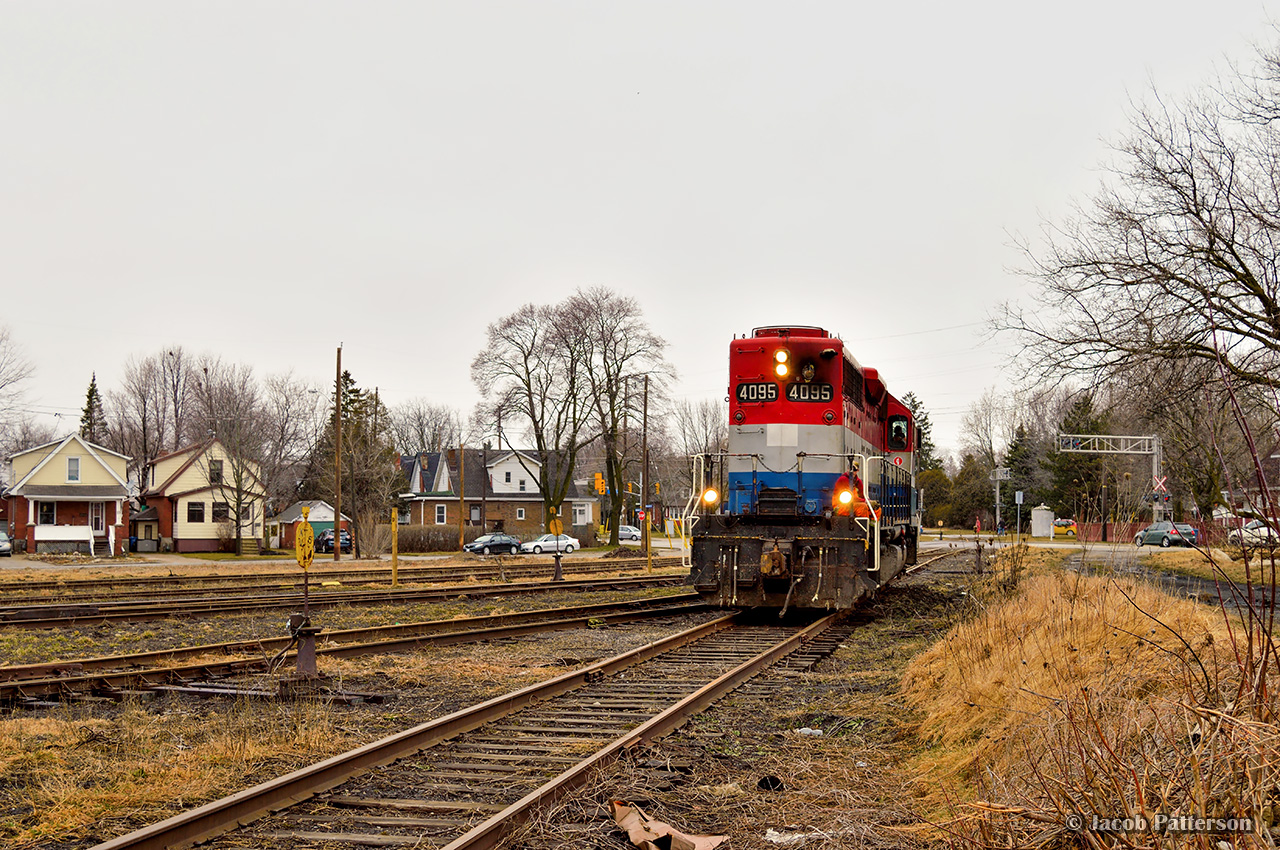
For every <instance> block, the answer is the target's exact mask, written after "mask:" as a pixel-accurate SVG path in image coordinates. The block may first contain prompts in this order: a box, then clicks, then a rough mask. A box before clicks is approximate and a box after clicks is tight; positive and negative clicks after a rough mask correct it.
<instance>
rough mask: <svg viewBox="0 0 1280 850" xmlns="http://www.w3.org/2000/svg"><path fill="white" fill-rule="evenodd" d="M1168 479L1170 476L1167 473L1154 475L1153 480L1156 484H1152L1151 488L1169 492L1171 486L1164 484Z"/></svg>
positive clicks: (1156, 490) (1154, 490)
mask: <svg viewBox="0 0 1280 850" xmlns="http://www.w3.org/2000/svg"><path fill="white" fill-rule="evenodd" d="M1168 480H1169V476H1167V475H1155V476H1152V481H1154V482H1155V484H1153V485H1152V487H1151V490H1152V491H1153V492H1156V493H1168V492H1169V488H1167V487H1165V486H1164V483H1165V482H1166V481H1168Z"/></svg>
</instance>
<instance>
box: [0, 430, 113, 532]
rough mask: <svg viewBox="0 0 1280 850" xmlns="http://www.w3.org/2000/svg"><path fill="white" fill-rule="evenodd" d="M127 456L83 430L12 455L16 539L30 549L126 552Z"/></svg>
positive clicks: (10, 507)
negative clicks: (90, 438)
mask: <svg viewBox="0 0 1280 850" xmlns="http://www.w3.org/2000/svg"><path fill="white" fill-rule="evenodd" d="M128 462H129V458H128V457H126V456H125V455H122V454H117V453H116V452H113V451H111V450H110V449H108V448H105V447H104V446H99V445H96V444H94V443H90V442H88V441H87V440H85V439H83V438H81V437H80V435H79V434H71V435H69V436H67V437H64V438H63V439H61V440H57V441H54V442H52V443H45V444H44V445H41V446H36V447H34V448H30V449H27V450H26V451H22V452H18V453H17V454H15V455H13V456H12V457H11V458H9V463H10V465H11V467H12V473H13V481H14V484H13V485H12V486H11V487H9V488H8V489H7V490H6V491H5V501H6V503H7V511H6V513H7V514H8V517H9V521H10V523H11V524H12V526H13V538H14V540H19V541H25V544H26V550H27V551H28V552H36V553H58V552H83V553H85V554H91V553H92V554H95V555H109V556H112V557H115V556H118V555H123V554H124V550H125V544H126V543H127V535H126V533H125V532H126V529H128V527H129V485H128V483H127V476H128V470H127V464H128Z"/></svg>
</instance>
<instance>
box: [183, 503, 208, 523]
mask: <svg viewBox="0 0 1280 850" xmlns="http://www.w3.org/2000/svg"><path fill="white" fill-rule="evenodd" d="M187 522H204V502H187Z"/></svg>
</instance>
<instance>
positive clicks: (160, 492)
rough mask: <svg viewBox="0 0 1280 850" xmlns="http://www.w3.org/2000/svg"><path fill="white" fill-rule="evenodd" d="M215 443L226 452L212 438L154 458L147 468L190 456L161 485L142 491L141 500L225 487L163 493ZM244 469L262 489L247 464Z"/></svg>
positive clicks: (216, 440) (197, 488) (247, 489)
mask: <svg viewBox="0 0 1280 850" xmlns="http://www.w3.org/2000/svg"><path fill="white" fill-rule="evenodd" d="M215 443H216V444H217V445H220V446H222V450H223V451H224V452H226V451H227V447H226V446H225V445H223V444H222V441H221V440H219V439H218V438H217V437H212V438H210V439H208V440H205V441H204V442H203V443H196V444H195V445H191V446H186V447H185V448H181V449H178V450H177V451H173V452H169V453H168V454H167V455H162V456H160V457H158V458H156V459H155V460H153V461H151V463H150V464H148V466H155V464H156V463H158V462H159V461H162V460H165V459H167V458H173V457H178V456H180V455H184V454H187V453H190V454H191V456H190V457H189V458H187V459H186V461H184V462H183V463H182V465H181V466H179V467H178V468H177V469H176V470H174V472H173V474H172V475H170V476H169V477H168V478H166V479H165V480H164V482H163V483H161V484H160V485H159V486H156V487H149V488H147V489H146V490H144V491H143V493H142V496H143V498H146V497H147V496H185V495H186V494H187V493H199V492H200V491H202V490H211V489H213V488H214V487H225V486H227V485H226V483H225V482H224V483H223V484H216V485H210V486H209V487H196V488H194V489H191V490H184V491H183V492H181V493H168V492H165V491H167V490H168V489H169V487H170V486H171V485H172V484H173V483H174V482H175V481H177V480H178V478H179V477H180V476H181V475H182V473H184V472H186V471H187V470H188V469H190V468H191V466H192V464H194V463H195V462H196V461H197V460H199V459H200V458H201V457H203V456H204V455H205V454H207V453H208V451H209V449H211V448H213V446H214V444H215ZM227 454H228V455H229V454H230V452H227ZM246 468H247V471H248V473H249V475H250V476H252V477H253V483H254V484H256V485H258V487H259V488H262V481H260V480H259V478H258V476H257V474H256V473H255V472H254V471H253V469H251V468H248V464H246ZM144 475H145V472H144ZM263 489H265V488H263ZM245 492H251V493H254V494H255V495H263V494H262V493H260V492H259V491H257V490H252V489H249V488H246V490H245Z"/></svg>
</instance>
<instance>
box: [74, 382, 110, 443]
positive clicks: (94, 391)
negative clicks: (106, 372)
mask: <svg viewBox="0 0 1280 850" xmlns="http://www.w3.org/2000/svg"><path fill="white" fill-rule="evenodd" d="M80 436H81V437H83V438H84V439H86V440H88V441H89V442H91V443H95V444H101V443H103V442H104V441H105V440H106V438H107V417H106V414H105V413H103V412H102V396H101V395H99V394H98V373H97V372H94V373H93V377H91V378H90V379H89V391H88V392H87V393H85V397H84V412H82V413H81V414H80Z"/></svg>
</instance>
